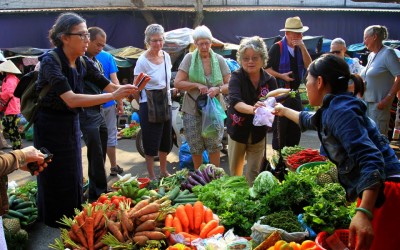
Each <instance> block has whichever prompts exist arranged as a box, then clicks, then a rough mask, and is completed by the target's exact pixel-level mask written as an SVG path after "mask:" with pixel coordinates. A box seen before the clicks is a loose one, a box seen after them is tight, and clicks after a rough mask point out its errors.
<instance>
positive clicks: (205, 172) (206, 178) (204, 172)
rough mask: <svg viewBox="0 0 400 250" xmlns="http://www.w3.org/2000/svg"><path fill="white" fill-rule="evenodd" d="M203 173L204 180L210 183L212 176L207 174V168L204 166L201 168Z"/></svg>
mask: <svg viewBox="0 0 400 250" xmlns="http://www.w3.org/2000/svg"><path fill="white" fill-rule="evenodd" d="M201 173H202V174H203V177H204V180H205V181H206V182H207V183H209V182H210V181H211V179H210V176H208V174H207V168H203V170H201Z"/></svg>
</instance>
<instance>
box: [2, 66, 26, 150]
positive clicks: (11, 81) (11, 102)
mask: <svg viewBox="0 0 400 250" xmlns="http://www.w3.org/2000/svg"><path fill="white" fill-rule="evenodd" d="M0 72H1V73H2V74H4V73H5V74H6V77H5V78H4V79H3V84H2V86H1V95H0V98H1V99H3V101H5V102H6V103H7V102H8V104H7V107H6V109H5V111H4V116H3V119H2V120H3V125H4V131H5V132H6V133H8V135H9V136H10V141H11V144H12V148H13V149H14V150H15V149H21V135H20V134H19V132H18V115H19V114H20V113H21V104H20V100H19V98H16V97H15V96H14V90H15V88H16V87H17V85H18V83H19V79H18V77H17V76H16V75H15V74H21V71H20V70H19V69H18V68H17V66H15V64H14V63H13V62H12V61H11V60H7V61H5V62H3V63H2V64H0Z"/></svg>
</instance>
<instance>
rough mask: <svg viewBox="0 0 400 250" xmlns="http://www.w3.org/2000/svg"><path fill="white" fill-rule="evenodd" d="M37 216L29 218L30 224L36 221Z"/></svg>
mask: <svg viewBox="0 0 400 250" xmlns="http://www.w3.org/2000/svg"><path fill="white" fill-rule="evenodd" d="M37 217H38V216H37V215H31V216H29V218H28V221H27V222H28V223H31V222H34V221H35V220H36V219H37Z"/></svg>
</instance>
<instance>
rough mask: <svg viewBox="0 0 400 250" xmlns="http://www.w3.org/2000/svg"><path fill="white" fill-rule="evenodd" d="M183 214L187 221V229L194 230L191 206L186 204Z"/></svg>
mask: <svg viewBox="0 0 400 250" xmlns="http://www.w3.org/2000/svg"><path fill="white" fill-rule="evenodd" d="M185 212H186V215H187V217H188V219H189V229H190V230H193V229H194V218H193V206H192V204H190V203H187V204H186V205H185Z"/></svg>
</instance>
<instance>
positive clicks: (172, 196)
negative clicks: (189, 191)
mask: <svg viewBox="0 0 400 250" xmlns="http://www.w3.org/2000/svg"><path fill="white" fill-rule="evenodd" d="M180 190H181V189H180V188H179V186H176V187H174V188H173V189H172V190H171V191H169V192H168V197H169V199H170V200H171V201H173V200H175V199H176V197H177V196H178V194H179V191H180Z"/></svg>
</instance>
